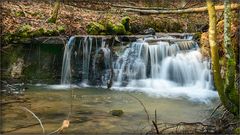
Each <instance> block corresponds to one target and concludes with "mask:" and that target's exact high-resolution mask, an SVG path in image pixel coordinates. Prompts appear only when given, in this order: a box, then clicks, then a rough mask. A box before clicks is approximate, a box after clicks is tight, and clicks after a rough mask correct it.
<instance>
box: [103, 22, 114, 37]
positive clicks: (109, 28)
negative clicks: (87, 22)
mask: <svg viewBox="0 0 240 135" xmlns="http://www.w3.org/2000/svg"><path fill="white" fill-rule="evenodd" d="M105 27H106V34H110V35H112V34H114V33H115V31H114V30H113V28H114V24H113V23H112V22H108V23H106V24H105Z"/></svg>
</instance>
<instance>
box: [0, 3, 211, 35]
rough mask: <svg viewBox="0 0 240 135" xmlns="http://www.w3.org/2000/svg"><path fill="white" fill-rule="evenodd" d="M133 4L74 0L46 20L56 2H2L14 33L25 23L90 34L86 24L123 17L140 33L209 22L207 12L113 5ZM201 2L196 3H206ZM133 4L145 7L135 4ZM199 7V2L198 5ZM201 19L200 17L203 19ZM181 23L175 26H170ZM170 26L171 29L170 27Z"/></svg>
mask: <svg viewBox="0 0 240 135" xmlns="http://www.w3.org/2000/svg"><path fill="white" fill-rule="evenodd" d="M118 4H121V5H129V4H131V5H133V4H132V3H130V2H121V3H120V2H86V1H83V2H72V3H66V4H65V3H64V4H61V7H60V10H59V11H60V12H59V17H58V20H57V22H56V23H47V19H48V18H49V17H50V15H51V11H52V8H53V5H54V3H53V2H52V3H50V2H47V1H41V2H40V1H34V0H33V1H26V0H19V1H15V0H4V1H3V2H2V5H3V7H2V15H3V23H2V25H3V26H2V28H3V31H2V32H3V33H2V34H7V33H14V32H17V31H18V30H19V29H21V28H22V27H24V26H26V25H30V26H31V30H36V29H40V28H43V29H45V30H54V29H59V28H62V29H64V32H63V33H59V34H60V35H67V36H70V35H75V34H87V32H86V26H87V25H88V24H90V23H91V22H99V21H111V22H113V23H118V22H121V19H122V18H123V17H124V16H129V17H130V18H131V25H132V28H133V29H135V31H134V32H136V33H138V32H139V31H141V30H144V29H147V28H149V27H153V28H154V29H156V31H157V32H196V31H198V30H199V29H201V27H202V26H205V25H206V24H207V23H208V18H207V17H202V16H206V15H207V14H206V13H199V14H194V15H192V14H182V15H147V16H142V15H139V14H136V13H129V12H125V11H124V10H123V9H122V8H119V7H115V6H114V5H118ZM204 4H205V3H200V4H198V5H197V6H204ZM134 6H144V5H143V4H141V3H135V5H134ZM195 6H196V5H195ZM198 18H201V19H200V20H199V19H198ZM176 23H177V24H179V26H178V27H176V26H169V24H170V25H175V24H176ZM169 27H170V28H169Z"/></svg>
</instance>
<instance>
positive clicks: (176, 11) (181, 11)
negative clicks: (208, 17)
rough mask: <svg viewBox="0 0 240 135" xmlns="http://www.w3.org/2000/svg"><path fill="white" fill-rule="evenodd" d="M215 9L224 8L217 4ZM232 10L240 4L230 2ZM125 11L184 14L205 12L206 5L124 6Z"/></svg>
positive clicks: (146, 13) (145, 13) (239, 7)
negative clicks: (183, 7)
mask: <svg viewBox="0 0 240 135" xmlns="http://www.w3.org/2000/svg"><path fill="white" fill-rule="evenodd" d="M215 9H216V10H220V11H221V10H224V5H218V6H215ZM231 9H232V10H238V9H240V4H231ZM124 10H125V11H127V12H137V13H140V14H142V15H148V14H184V13H200V12H207V11H208V10H207V7H199V8H188V9H163V10H157V9H152V8H150V7H149V8H146V7H145V8H143V7H139V8H136V7H134V8H125V9H124Z"/></svg>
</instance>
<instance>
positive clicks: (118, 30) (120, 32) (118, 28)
mask: <svg viewBox="0 0 240 135" xmlns="http://www.w3.org/2000/svg"><path fill="white" fill-rule="evenodd" d="M113 30H114V33H116V34H117V35H125V34H126V30H125V27H124V25H123V24H121V23H119V24H116V25H115V26H114V27H113Z"/></svg>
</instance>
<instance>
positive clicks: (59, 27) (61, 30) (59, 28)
mask: <svg viewBox="0 0 240 135" xmlns="http://www.w3.org/2000/svg"><path fill="white" fill-rule="evenodd" d="M57 30H58V32H59V33H63V32H65V30H66V28H65V27H64V26H58V27H57Z"/></svg>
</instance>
